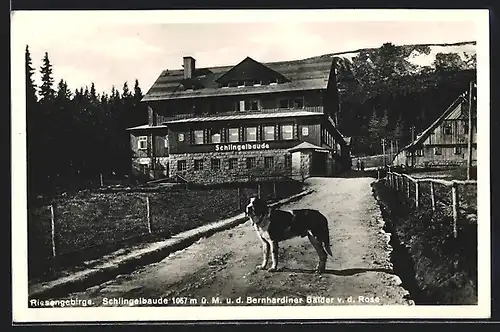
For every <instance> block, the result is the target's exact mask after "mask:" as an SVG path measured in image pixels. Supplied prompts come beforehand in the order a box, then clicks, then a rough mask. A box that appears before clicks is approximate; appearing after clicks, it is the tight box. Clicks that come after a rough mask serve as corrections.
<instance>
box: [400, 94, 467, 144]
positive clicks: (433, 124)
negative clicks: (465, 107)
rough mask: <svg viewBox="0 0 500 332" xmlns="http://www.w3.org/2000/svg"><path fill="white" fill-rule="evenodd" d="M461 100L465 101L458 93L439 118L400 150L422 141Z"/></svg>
mask: <svg viewBox="0 0 500 332" xmlns="http://www.w3.org/2000/svg"><path fill="white" fill-rule="evenodd" d="M461 102H465V98H464V96H463V95H460V96H459V97H458V98H457V99H455V101H454V102H453V103H452V104H451V105H450V106H449V107H448V108H447V109H446V111H444V112H443V114H441V116H440V117H439V118H437V119H436V121H434V122H433V123H432V124H431V125H430V126H429V127H428V128H427V129H426V130H424V131H423V132H422V133H421V134H420V135H419V136H418V137H417V139H415V140H414V141H413V142H411V143H410V144H408V145H407V146H405V147H404V148H403V149H402V150H406V149H408V148H411V147H415V146H417V145H419V144H421V143H422V142H424V141H425V140H426V139H427V137H429V136H430V135H431V133H432V132H433V131H434V129H436V128H437V127H438V126H439V125H440V124H441V123H443V121H444V119H446V117H447V116H448V115H450V113H452V112H453V111H454V110H455V109H456V107H457V106H458V105H459V104H460V103H461Z"/></svg>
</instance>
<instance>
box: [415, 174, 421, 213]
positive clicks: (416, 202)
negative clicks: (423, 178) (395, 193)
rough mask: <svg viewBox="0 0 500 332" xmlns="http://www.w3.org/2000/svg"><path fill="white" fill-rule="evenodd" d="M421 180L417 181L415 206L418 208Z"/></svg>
mask: <svg viewBox="0 0 500 332" xmlns="http://www.w3.org/2000/svg"><path fill="white" fill-rule="evenodd" d="M419 187H420V182H418V180H416V181H415V207H417V208H418V205H419V204H418V203H419V202H418V200H419V199H420V195H419V191H420V188H419Z"/></svg>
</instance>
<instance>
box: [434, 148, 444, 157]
mask: <svg viewBox="0 0 500 332" xmlns="http://www.w3.org/2000/svg"><path fill="white" fill-rule="evenodd" d="M442 152H443V151H442V149H441V147H439V146H436V147H435V148H434V154H435V155H437V156H439V155H441V154H442Z"/></svg>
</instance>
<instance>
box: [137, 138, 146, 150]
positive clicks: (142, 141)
mask: <svg viewBox="0 0 500 332" xmlns="http://www.w3.org/2000/svg"><path fill="white" fill-rule="evenodd" d="M147 148H148V137H147V136H139V137H138V138H137V149H139V150H146V149H147Z"/></svg>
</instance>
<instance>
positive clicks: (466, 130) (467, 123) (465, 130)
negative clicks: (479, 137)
mask: <svg viewBox="0 0 500 332" xmlns="http://www.w3.org/2000/svg"><path fill="white" fill-rule="evenodd" d="M468 134H469V122H468V121H464V135H468Z"/></svg>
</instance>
